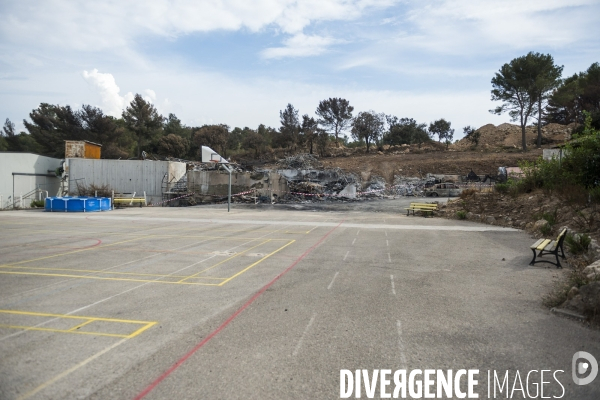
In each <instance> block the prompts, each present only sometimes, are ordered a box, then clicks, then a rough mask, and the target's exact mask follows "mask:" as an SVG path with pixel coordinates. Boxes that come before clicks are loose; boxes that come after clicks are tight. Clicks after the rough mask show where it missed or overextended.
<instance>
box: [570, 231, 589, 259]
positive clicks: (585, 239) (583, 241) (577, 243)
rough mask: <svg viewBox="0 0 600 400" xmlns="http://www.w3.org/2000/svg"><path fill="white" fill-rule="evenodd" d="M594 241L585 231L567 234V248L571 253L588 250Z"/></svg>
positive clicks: (580, 252)
mask: <svg viewBox="0 0 600 400" xmlns="http://www.w3.org/2000/svg"><path fill="white" fill-rule="evenodd" d="M591 242H592V238H591V237H589V236H588V235H586V234H585V233H581V234H576V235H572V234H570V233H569V234H567V237H565V243H566V244H567V248H568V249H569V252H570V253H571V254H582V253H585V252H586V251H588V248H589V247H590V243H591Z"/></svg>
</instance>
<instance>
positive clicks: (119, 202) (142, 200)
mask: <svg viewBox="0 0 600 400" xmlns="http://www.w3.org/2000/svg"><path fill="white" fill-rule="evenodd" d="M113 196H114V195H113ZM121 196H123V194H121ZM112 201H113V204H114V205H115V206H123V205H130V206H132V205H133V204H134V203H139V205H140V207H142V205H144V206H147V205H148V202H147V201H146V192H144V197H135V192H133V195H132V196H131V197H113V199H112Z"/></svg>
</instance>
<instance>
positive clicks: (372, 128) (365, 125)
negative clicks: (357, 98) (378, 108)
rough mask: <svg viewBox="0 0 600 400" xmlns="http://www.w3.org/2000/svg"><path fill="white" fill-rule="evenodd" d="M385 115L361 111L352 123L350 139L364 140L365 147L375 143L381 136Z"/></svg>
mask: <svg viewBox="0 0 600 400" xmlns="http://www.w3.org/2000/svg"><path fill="white" fill-rule="evenodd" d="M384 121H385V115H383V114H377V113H376V112H375V111H361V112H360V113H358V115H357V116H356V117H355V118H354V119H353V121H352V130H351V133H352V137H353V138H355V139H356V140H364V141H365V144H366V145H367V153H368V152H369V145H370V144H371V143H373V142H377V141H378V140H379V138H380V137H381V135H382V134H383V128H384Z"/></svg>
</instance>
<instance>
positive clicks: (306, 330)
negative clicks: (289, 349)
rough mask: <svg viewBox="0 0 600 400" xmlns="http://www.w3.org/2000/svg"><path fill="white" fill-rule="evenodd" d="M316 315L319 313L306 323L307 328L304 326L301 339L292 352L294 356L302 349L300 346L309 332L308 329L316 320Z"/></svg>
mask: <svg viewBox="0 0 600 400" xmlns="http://www.w3.org/2000/svg"><path fill="white" fill-rule="evenodd" d="M316 316H317V314H316V313H314V314H313V316H312V317H311V319H310V321H308V325H306V328H304V332H302V336H300V339H299V340H298V344H297V345H296V348H295V349H294V352H293V353H292V356H294V357H296V356H297V355H298V352H299V351H300V347H302V342H303V341H304V337H305V336H306V334H307V333H308V330H309V329H310V326H311V325H312V324H313V322H314V321H315V317H316Z"/></svg>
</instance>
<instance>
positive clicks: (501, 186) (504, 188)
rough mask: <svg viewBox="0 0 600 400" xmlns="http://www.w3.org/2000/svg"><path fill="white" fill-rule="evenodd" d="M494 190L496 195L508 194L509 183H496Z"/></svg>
mask: <svg viewBox="0 0 600 400" xmlns="http://www.w3.org/2000/svg"><path fill="white" fill-rule="evenodd" d="M494 189H495V190H496V192H498V193H502V194H506V193H508V190H509V189H510V182H505V183H496V185H494Z"/></svg>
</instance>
